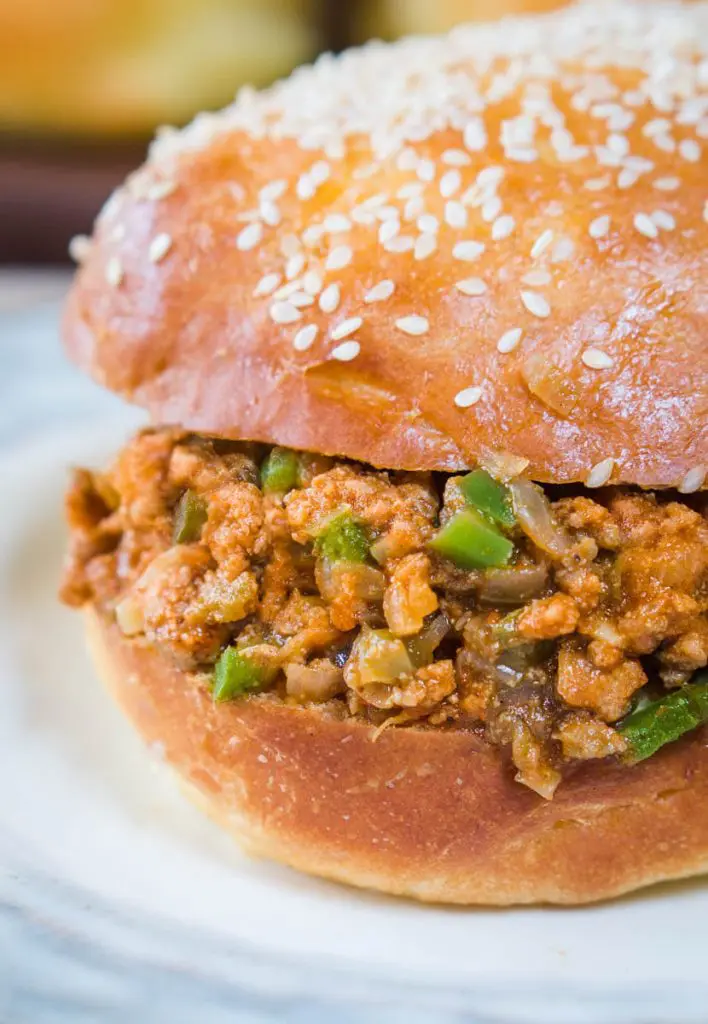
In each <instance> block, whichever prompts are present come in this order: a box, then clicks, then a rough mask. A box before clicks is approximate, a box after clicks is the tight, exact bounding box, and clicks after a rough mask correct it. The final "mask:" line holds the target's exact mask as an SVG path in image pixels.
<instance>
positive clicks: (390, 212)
mask: <svg viewBox="0 0 708 1024" xmlns="http://www.w3.org/2000/svg"><path fill="white" fill-rule="evenodd" d="M374 213H375V215H376V217H377V218H378V219H379V220H400V219H401V211H400V210H399V209H398V207H397V206H394V205H393V204H392V203H386V204H385V205H384V206H377V207H376V209H375V210H374Z"/></svg>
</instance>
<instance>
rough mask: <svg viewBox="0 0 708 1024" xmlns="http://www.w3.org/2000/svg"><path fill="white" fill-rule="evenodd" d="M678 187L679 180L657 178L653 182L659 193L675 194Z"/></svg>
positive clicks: (679, 184)
mask: <svg viewBox="0 0 708 1024" xmlns="http://www.w3.org/2000/svg"><path fill="white" fill-rule="evenodd" d="M680 186H681V179H680V178H657V179H656V181H655V182H654V188H658V189H659V191H660V192H675V191H676V189H677V188H680Z"/></svg>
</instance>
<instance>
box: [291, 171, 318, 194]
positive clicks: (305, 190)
mask: <svg viewBox="0 0 708 1024" xmlns="http://www.w3.org/2000/svg"><path fill="white" fill-rule="evenodd" d="M316 191H317V186H316V185H315V182H314V181H313V180H312V178H311V177H310V175H309V174H301V175H300V177H299V178H298V179H297V184H296V186H295V195H296V196H297V197H298V199H312V197H313V196H314V194H315V192H316Z"/></svg>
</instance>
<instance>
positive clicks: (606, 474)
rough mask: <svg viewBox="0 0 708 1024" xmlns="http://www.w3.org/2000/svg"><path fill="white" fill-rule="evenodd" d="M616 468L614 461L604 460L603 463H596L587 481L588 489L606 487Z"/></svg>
mask: <svg viewBox="0 0 708 1024" xmlns="http://www.w3.org/2000/svg"><path fill="white" fill-rule="evenodd" d="M614 468H615V460H614V459H611V458H610V459H603V460H602V462H598V463H596V464H595V465H594V466H593V467H592V469H591V470H590V472H589V473H588V475H587V477H586V479H585V486H586V487H604V485H605V484H606V483H607V482H608V481H609V479H610V477H611V476H612V473H613V470H614Z"/></svg>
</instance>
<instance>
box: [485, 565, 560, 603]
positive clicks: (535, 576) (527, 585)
mask: <svg viewBox="0 0 708 1024" xmlns="http://www.w3.org/2000/svg"><path fill="white" fill-rule="evenodd" d="M547 580H548V570H547V569H546V566H545V565H533V566H528V567H524V568H520V569H489V570H488V571H487V572H486V573H484V575H483V576H482V582H481V584H480V587H479V590H478V596H479V599H480V601H485V602H487V603H488V604H495V605H496V604H524V603H525V602H526V601H530V600H531V598H533V597H537V596H538V595H539V594H540V593H542V592H543V589H544V587H545V586H546V581H547Z"/></svg>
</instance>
